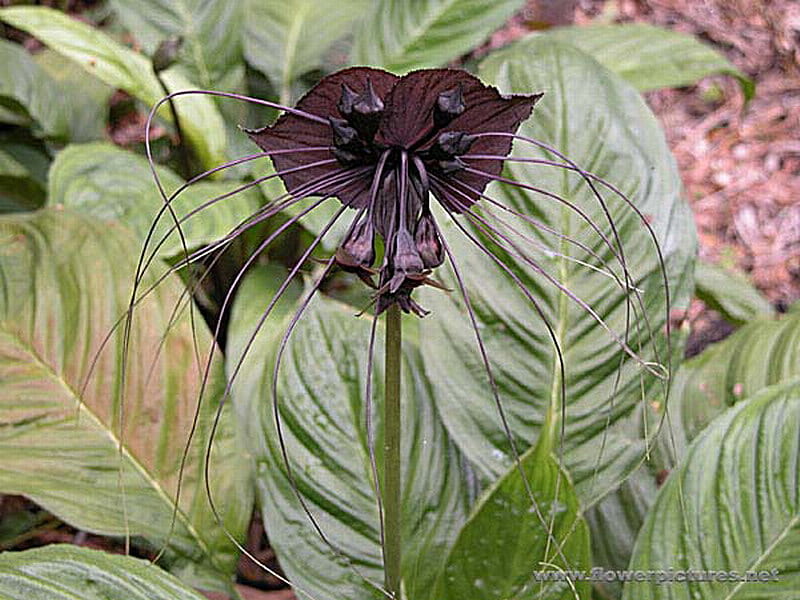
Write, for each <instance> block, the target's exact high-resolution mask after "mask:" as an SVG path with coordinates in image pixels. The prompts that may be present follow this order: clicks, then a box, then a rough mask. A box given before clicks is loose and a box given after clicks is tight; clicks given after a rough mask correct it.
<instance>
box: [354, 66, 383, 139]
mask: <svg viewBox="0 0 800 600" xmlns="http://www.w3.org/2000/svg"><path fill="white" fill-rule="evenodd" d="M383 108H384V106H383V101H382V100H381V99H380V98H379V97H378V95H377V94H376V93H375V90H374V89H373V87H372V83H371V82H370V80H369V79H367V88H366V89H365V90H364V93H363V94H361V95H360V96H359V97H358V98H356V100H355V101H354V102H353V108H352V112H351V113H350V115H348V117H347V119H348V121H350V124H351V125H352V126H353V127H355V128H356V129H357V130H358V132H359V133H360V134H361V137H362V138H363V139H364V140H372V138H373V137H374V136H375V132H376V131H377V130H378V125H379V124H380V121H381V115H382V114H383Z"/></svg>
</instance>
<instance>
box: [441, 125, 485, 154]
mask: <svg viewBox="0 0 800 600" xmlns="http://www.w3.org/2000/svg"><path fill="white" fill-rule="evenodd" d="M476 139H477V138H476V137H475V136H474V135H470V134H468V133H465V132H463V131H445V132H444V133H442V134H441V135H439V137H438V138H437V140H436V144H435V145H434V147H433V151H434V154H435V155H436V156H437V157H440V158H452V157H454V156H461V155H462V154H466V153H467V152H469V149H470V148H472V144H474V143H475V140H476Z"/></svg>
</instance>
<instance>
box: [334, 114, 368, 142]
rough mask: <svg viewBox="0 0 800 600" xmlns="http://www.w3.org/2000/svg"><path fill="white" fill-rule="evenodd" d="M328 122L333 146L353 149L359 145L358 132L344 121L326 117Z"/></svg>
mask: <svg viewBox="0 0 800 600" xmlns="http://www.w3.org/2000/svg"><path fill="white" fill-rule="evenodd" d="M328 122H329V123H330V124H331V129H332V130H333V144H334V146H336V147H337V148H349V149H354V148H356V147H358V146H360V145H361V144H360V143H359V140H358V132H357V131H356V130H355V129H353V128H352V127H350V125H348V124H347V121H345V120H344V119H337V118H335V117H328Z"/></svg>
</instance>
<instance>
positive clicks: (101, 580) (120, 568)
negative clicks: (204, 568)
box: [0, 544, 203, 600]
mask: <svg viewBox="0 0 800 600" xmlns="http://www.w3.org/2000/svg"><path fill="white" fill-rule="evenodd" d="M0 598H3V600H75V598H80V599H81V600H202V599H203V596H201V595H200V594H198V593H197V592H195V591H194V590H192V589H191V588H188V587H186V586H185V585H183V584H182V583H181V582H180V581H178V580H177V579H175V577H173V576H172V575H170V574H168V573H165V572H164V571H162V570H161V569H159V568H158V567H157V566H155V565H154V564H151V563H150V562H148V561H146V560H141V559H138V558H132V557H130V556H120V555H117V554H107V553H105V552H100V551H99V550H90V549H89V548H79V547H77V546H68V545H66V544H59V545H53V546H45V547H44V548H36V549H35V550H26V551H25V552H5V553H3V554H0Z"/></svg>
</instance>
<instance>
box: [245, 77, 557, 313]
mask: <svg viewBox="0 0 800 600" xmlns="http://www.w3.org/2000/svg"><path fill="white" fill-rule="evenodd" d="M540 97H541V94H536V95H518V96H502V95H501V94H500V93H499V92H498V91H497V90H496V89H495V88H493V87H489V86H486V85H484V84H483V83H481V81H480V80H479V79H477V78H476V77H474V76H472V75H470V74H468V73H466V72H464V71H456V70H450V69H429V70H424V71H414V72H412V73H409V74H408V75H405V76H403V77H398V76H397V75H393V74H391V73H388V72H386V71H381V70H378V69H370V68H366V67H356V68H352V69H346V70H344V71H340V72H338V73H334V74H333V75H330V76H328V77H325V78H324V79H322V81H320V82H319V83H318V84H317V85H316V86H315V87H314V88H313V89H312V90H311V91H309V92H308V93H307V94H306V95H305V96H304V97H303V98H302V99H301V100H300V102H298V104H297V107H296V108H297V111H302V113H304V114H298V113H297V112H295V113H286V114H284V115H283V116H281V117H280V118H279V119H278V121H277V122H276V123H275V124H274V125H272V126H270V127H264V128H263V129H258V130H249V131H248V134H249V135H250V137H251V138H252V139H253V141H255V143H256V144H258V146H259V147H260V148H262V149H263V150H265V151H266V152H269V153H271V154H272V156H273V158H272V160H273V162H274V163H275V168H276V170H277V171H278V172H279V173H283V175H281V179H282V180H283V182H284V184H285V186H286V189H287V191H288V192H289V194H292V195H296V194H298V192H299V191H302V190H305V189H308V188H309V187H315V193H317V194H320V195H328V196H336V197H338V198H339V200H341V202H342V204H343V205H344V206H346V207H348V208H352V209H356V210H357V211H358V213H357V215H356V217H355V218H354V223H353V226H351V227H350V230H349V233H348V235H347V236H346V237H345V238H344V239H343V240H342V241H341V243H340V245H339V248H338V250H337V252H336V256H335V263H336V264H337V265H338V266H339V267H341V268H342V269H344V270H346V271H351V272H354V273H356V274H357V275H358V276H359V277H361V279H362V280H364V281H365V282H366V283H367V284H368V285H370V286H372V287H375V288H377V292H376V298H377V312H378V313H381V312H382V311H383V310H385V309H386V307H388V306H389V305H391V304H392V303H395V302H396V303H397V304H399V306H400V308H402V310H403V311H405V312H414V313H416V314H417V315H420V316H423V315H424V314H426V313H425V311H424V310H423V309H422V308H421V307H420V306H419V305H418V304H417V303H416V302H415V301H414V300H413V299H412V298H411V293H412V291H413V290H414V288H416V287H418V286H420V285H423V284H434V285H435V283H434V282H433V280H431V279H430V277H429V276H430V274H431V272H432V270H433V269H435V268H436V267H438V266H439V265H441V264H442V263H443V262H444V250H443V248H442V241H441V238H440V234H439V231H438V227H437V225H436V222H435V220H434V218H433V214H432V213H431V209H430V204H429V197H430V195H432V196H433V197H434V198H435V199H436V200H437V201H438V202H439V204H440V205H441V206H442V208H443V209H444V210H446V211H447V212H449V213H461V212H462V211H463V210H465V209H466V208H469V206H471V205H472V204H473V203H474V202H476V201H478V200H479V199H480V196H481V194H482V192H483V191H484V189H485V188H486V186H487V184H488V183H489V182H490V181H491V180H492V179H494V178H495V177H497V176H498V175H499V174H500V172H501V170H502V167H503V160H502V157H505V156H506V155H508V153H509V152H510V151H511V144H512V137H505V136H487V137H480V134H485V133H498V132H499V133H505V134H509V136H510V135H513V134H514V133H515V132H516V131H517V128H518V127H519V126H520V124H521V123H522V122H523V121H524V120H525V119H527V118H528V116H529V115H530V113H531V110H532V109H533V105H534V104H535V103H536V101H537V100H538V99H539V98H540ZM309 116H315V117H318V119H312V118H309ZM301 150H306V151H305V152H302V151H301ZM279 151H284V153H281V154H276V152H279ZM468 152H473V153H477V154H482V155H487V156H488V155H491V156H494V157H497V158H484V159H479V160H475V161H472V162H471V163H470V165H469V167H471V168H468V167H467V164H466V163H465V162H464V161H463V160H462V159H461V157H462V156H464V155H465V154H467V153H468ZM349 174H357V176H354V177H350V178H348V179H347V180H346V183H344V184H343V183H342V176H347V175H349ZM376 235H377V236H380V237H381V238H382V240H383V247H384V248H385V251H384V257H383V260H382V262H381V264H380V266H379V267H377V268H376V264H375V262H376V251H375V237H376ZM373 275H377V276H378V284H377V285H376V284H375V282H374V281H373V279H372V277H373Z"/></svg>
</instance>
